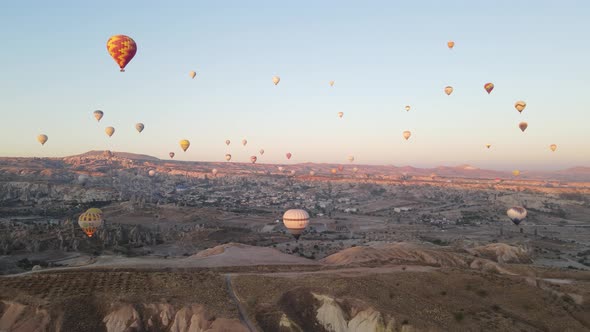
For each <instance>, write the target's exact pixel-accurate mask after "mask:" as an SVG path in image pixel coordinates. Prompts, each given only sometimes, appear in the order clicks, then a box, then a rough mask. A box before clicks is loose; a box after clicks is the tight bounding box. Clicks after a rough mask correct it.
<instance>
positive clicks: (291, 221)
mask: <svg viewBox="0 0 590 332" xmlns="http://www.w3.org/2000/svg"><path fill="white" fill-rule="evenodd" d="M283 224H284V225H285V228H287V230H288V231H289V233H291V235H293V237H294V238H295V240H299V237H300V236H301V233H303V231H305V229H306V228H307V226H308V225H309V214H308V213H307V212H306V211H305V210H300V209H291V210H287V212H285V214H284V215H283Z"/></svg>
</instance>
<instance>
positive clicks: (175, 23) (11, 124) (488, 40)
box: [0, 0, 590, 169]
mask: <svg viewBox="0 0 590 332" xmlns="http://www.w3.org/2000/svg"><path fill="white" fill-rule="evenodd" d="M589 17H590V1H585V0H580V1H542V0H536V1H524V0H523V1H508V0H505V1H503V0H500V1H468V0H465V1H452V0H447V1H439V0H436V1H435V0H432V1H391V0H389V1H276V0H275V1H175V4H174V5H169V4H167V2H164V1H96V2H95V1H92V2H90V1H88V2H86V1H67V2H66V1H5V2H2V3H1V4H0V27H1V29H0V37H1V39H2V42H3V46H2V52H0V91H1V93H0V96H1V97H0V112H1V115H2V116H1V118H0V128H1V130H0V156H65V155H71V154H78V153H82V152H86V151H88V150H93V149H100V150H104V149H111V150H114V151H127V152H135V153H144V154H149V155H153V156H156V157H159V158H162V159H165V158H168V152H170V151H174V152H176V156H177V157H176V159H179V160H204V161H222V160H224V155H225V153H227V152H229V153H231V154H232V155H233V161H244V162H246V161H247V160H248V157H249V156H250V155H253V154H258V150H259V149H260V148H264V149H265V150H266V153H265V154H264V156H262V157H260V156H259V159H258V161H259V162H262V163H264V162H273V163H274V162H286V158H285V156H284V155H285V153H286V152H292V153H293V158H292V159H291V161H289V162H290V163H296V162H342V163H346V162H347V161H346V157H347V156H348V155H354V156H355V158H356V161H355V163H358V164H394V165H413V166H419V167H427V166H437V165H457V164H464V163H467V164H471V165H474V166H477V167H481V168H493V169H514V168H520V169H562V168H566V167H570V166H590V115H589V114H588V113H589V112H590V102H589V97H588V96H589V93H588V89H589V88H590V78H589V77H590V39H589V32H590V19H589ZM115 34H125V35H128V36H130V37H132V38H133V39H134V40H135V41H136V43H137V45H138V51H137V55H136V56H135V58H134V59H133V60H132V61H131V63H130V64H129V65H128V66H127V68H126V72H125V73H120V72H119V69H118V67H117V65H116V64H115V62H114V61H113V60H112V58H111V57H110V56H109V54H108V52H107V50H106V42H107V40H108V39H109V37H110V36H111V35H115ZM448 40H454V41H455V43H456V45H455V47H454V49H453V50H449V49H448V48H447V46H446V43H447V41H448ZM191 70H194V71H196V72H197V77H196V78H195V79H194V80H191V79H190V78H189V76H188V73H189V71H191ZM275 74H276V75H279V76H280V77H281V82H280V84H279V85H278V86H274V85H273V83H272V76H273V75H275ZM330 80H335V82H336V83H335V85H334V87H330V86H329V84H328V82H329V81H330ZM486 82H493V83H494V84H495V86H496V87H495V89H494V91H493V92H492V93H491V95H488V94H487V93H486V92H485V91H484V89H483V85H484V83H486ZM446 85H452V86H453V87H454V89H455V91H454V92H453V94H452V95H451V96H447V95H446V94H444V92H443V89H444V87H445V86H446ZM521 99H522V100H525V101H526V102H527V107H526V109H525V110H524V112H522V114H519V113H518V112H517V111H516V110H515V109H514V103H515V101H517V100H521ZM405 105H411V106H412V110H411V111H410V112H406V111H405V110H404V106H405ZM96 109H100V110H103V111H104V112H105V116H104V118H103V119H102V120H101V122H100V123H97V122H96V120H95V119H94V117H93V115H92V112H93V111H94V110H96ZM339 111H342V112H344V118H343V119H338V117H337V113H338V112H339ZM520 121H527V122H528V123H529V128H528V129H527V130H526V132H525V133H522V132H521V131H520V130H519V129H518V123H519V122H520ZM136 122H143V123H144V124H145V130H144V131H143V133H141V134H138V133H137V132H136V131H135V129H134V125H135V123H136ZM106 126H114V127H115V128H116V132H115V134H114V135H113V137H112V138H110V139H109V138H108V137H107V136H106V134H105V133H104V128H105V127H106ZM404 130H411V131H412V137H411V138H410V140H409V141H405V140H404V139H403V138H402V131H404ZM40 133H45V134H47V135H48V136H49V141H48V142H47V143H46V144H45V146H41V145H40V144H39V143H38V142H37V141H36V136H37V135H38V134H40ZM183 138H186V139H189V140H190V141H191V147H190V148H189V150H188V151H187V152H186V153H183V152H182V151H181V150H180V147H179V146H178V141H179V140H180V139H183ZM243 138H246V139H247V140H248V145H247V146H246V147H242V146H241V144H240V141H241V140H242V139H243ZM226 139H230V140H231V141H232V144H231V145H230V146H229V147H226V146H225V144H224V141H225V140H226ZM486 143H490V144H492V148H491V149H489V150H487V149H485V147H484V145H485V144H486ZM552 143H555V144H557V145H558V149H557V151H556V152H555V153H552V152H551V151H550V150H549V145H550V144H552Z"/></svg>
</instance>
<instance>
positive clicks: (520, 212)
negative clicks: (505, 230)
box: [506, 206, 527, 225]
mask: <svg viewBox="0 0 590 332" xmlns="http://www.w3.org/2000/svg"><path fill="white" fill-rule="evenodd" d="M506 214H507V215H508V218H510V220H511V221H512V222H513V223H514V224H515V225H518V224H520V222H521V221H523V220H524V218H526V214H527V212H526V209H525V208H523V207H522V206H514V207H511V208H510V209H508V211H506Z"/></svg>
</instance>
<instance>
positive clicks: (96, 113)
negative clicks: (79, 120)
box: [93, 110, 104, 122]
mask: <svg viewBox="0 0 590 332" xmlns="http://www.w3.org/2000/svg"><path fill="white" fill-rule="evenodd" d="M93 114H94V118H95V119H96V121H98V122H100V119H102V117H103V116H104V112H103V111H101V110H97V111H94V113H93Z"/></svg>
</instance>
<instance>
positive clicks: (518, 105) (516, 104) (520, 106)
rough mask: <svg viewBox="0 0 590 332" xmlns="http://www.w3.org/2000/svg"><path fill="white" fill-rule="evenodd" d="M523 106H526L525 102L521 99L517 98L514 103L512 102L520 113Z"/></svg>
mask: <svg viewBox="0 0 590 332" xmlns="http://www.w3.org/2000/svg"><path fill="white" fill-rule="evenodd" d="M525 107H526V103H525V102H524V101H522V100H519V101H517V102H516V103H514V108H516V110H517V111H518V112H519V113H522V111H523V110H524V108H525Z"/></svg>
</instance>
